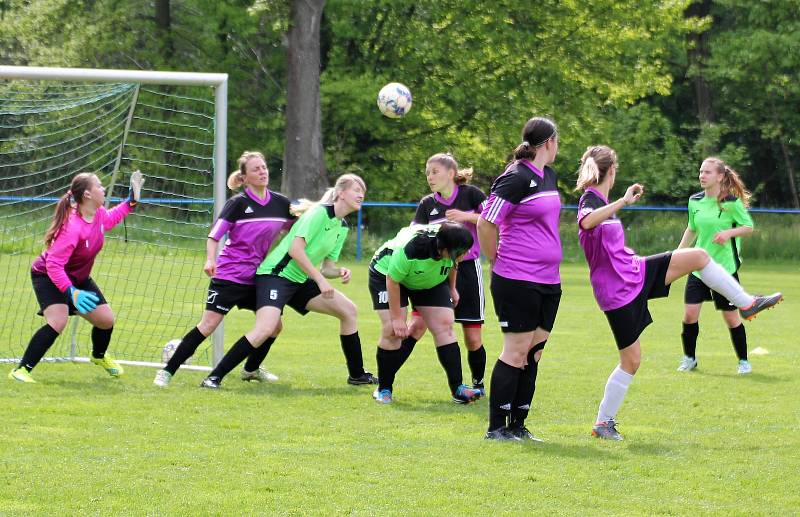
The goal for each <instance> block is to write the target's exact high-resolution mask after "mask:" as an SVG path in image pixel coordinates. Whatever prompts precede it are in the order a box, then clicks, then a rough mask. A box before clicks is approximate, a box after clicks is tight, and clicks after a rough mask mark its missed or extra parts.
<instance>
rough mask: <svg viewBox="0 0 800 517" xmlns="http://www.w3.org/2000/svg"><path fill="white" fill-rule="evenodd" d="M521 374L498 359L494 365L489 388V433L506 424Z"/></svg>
mask: <svg viewBox="0 0 800 517" xmlns="http://www.w3.org/2000/svg"><path fill="white" fill-rule="evenodd" d="M521 374H522V370H520V369H519V368H517V367H515V366H511V365H510V364H507V363H504V362H503V361H501V360H500V359H498V360H497V362H496V363H495V364H494V369H493V370H492V380H491V386H490V387H489V431H494V430H495V429H499V428H501V427H505V426H506V425H507V424H508V416H509V415H510V414H511V405H512V403H513V401H514V394H515V393H516V392H517V383H518V382H519V377H520V375H521Z"/></svg>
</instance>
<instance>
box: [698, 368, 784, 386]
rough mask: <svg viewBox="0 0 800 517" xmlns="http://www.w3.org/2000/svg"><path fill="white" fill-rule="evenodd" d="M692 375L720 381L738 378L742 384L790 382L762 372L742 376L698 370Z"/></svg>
mask: <svg viewBox="0 0 800 517" xmlns="http://www.w3.org/2000/svg"><path fill="white" fill-rule="evenodd" d="M692 375H701V376H703V377H715V378H720V379H732V378H736V379H737V380H739V379H741V380H742V382H759V383H762V384H779V383H784V382H789V379H788V378H786V377H779V376H777V375H768V374H765V373H761V372H753V373H748V374H746V375H740V374H736V373H725V372H709V371H706V370H696V371H694V372H692Z"/></svg>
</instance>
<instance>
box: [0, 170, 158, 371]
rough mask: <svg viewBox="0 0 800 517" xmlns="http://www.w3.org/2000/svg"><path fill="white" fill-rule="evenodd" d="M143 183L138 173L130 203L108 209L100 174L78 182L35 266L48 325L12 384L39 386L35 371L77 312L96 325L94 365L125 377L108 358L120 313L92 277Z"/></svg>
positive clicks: (36, 287) (39, 298)
mask: <svg viewBox="0 0 800 517" xmlns="http://www.w3.org/2000/svg"><path fill="white" fill-rule="evenodd" d="M143 182H144V179H143V178H142V173H140V172H139V171H136V172H134V173H133V175H132V176H131V193H130V195H129V196H128V199H127V200H125V201H123V202H122V203H120V204H119V205H117V206H115V207H114V208H112V209H111V210H106V209H105V207H104V206H103V205H104V204H105V200H106V191H105V189H104V188H103V186H102V185H101V184H100V179H99V178H98V177H97V176H96V175H94V174H92V173H89V172H82V173H80V174H78V175H77V176H75V177H74V178H72V183H71V184H70V188H69V190H67V192H66V193H64V195H63V196H61V199H59V201H58V203H57V204H56V209H55V214H54V216H53V222H52V223H51V225H50V228H49V229H48V230H47V232H46V233H45V236H44V245H45V251H44V252H43V253H42V254H41V255H40V256H39V257H38V258H37V259H36V260H35V261H34V262H33V265H32V266H31V282H32V283H33V291H34V293H35V294H36V300H37V301H38V302H39V308H40V311H39V314H40V315H41V316H44V319H45V325H44V326H43V327H42V328H40V329H39V330H37V331H36V333H35V334H34V335H33V337H31V340H30V342H29V343H28V347H27V348H26V349H25V353H24V355H23V356H22V360H21V361H20V363H19V366H17V368H14V369H13V370H11V373H9V374H8V377H9V378H10V379H12V380H16V381H20V382H36V381H34V380H33V378H32V377H31V375H30V372H31V370H33V368H34V367H35V366H36V365H37V364H38V363H39V361H41V359H42V357H44V355H45V353H47V350H48V349H49V348H50V347H51V346H52V345H53V343H54V342H55V340H56V338H58V336H59V335H60V334H61V332H63V330H64V327H66V326H67V320H68V318H69V316H70V315H72V314H75V313H78V314H79V315H80V316H81V317H82V318H83V319H85V320H86V321H88V322H89V323H91V324H92V356H91V358H90V360H91V362H92V363H94V364H97V365H99V366H102V367H103V368H104V369H105V370H106V372H108V374H109V375H111V376H112V377H118V376H120V375H122V373H123V369H122V366H120V365H119V364H118V363H117V362H116V361H114V360H113V359H112V358H111V357H110V356H109V355H108V354H107V353H106V351H107V350H108V345H109V343H110V342H111V333H112V332H113V331H114V313H113V312H112V311H111V307H109V306H108V303H107V302H106V300H105V297H104V296H103V293H102V292H100V288H99V287H97V284H95V283H94V280H92V277H91V276H89V275H90V273H91V272H92V266H93V265H94V260H95V258H96V257H97V254H98V253H100V250H101V249H102V248H103V244H104V243H105V234H106V232H107V231H109V230H111V229H112V228H114V227H115V226H116V225H118V224H119V223H120V222H122V220H123V219H125V217H126V216H127V215H128V214H130V213H131V211H133V207H134V206H136V204H137V203H138V201H139V196H140V194H141V188H142V183H143Z"/></svg>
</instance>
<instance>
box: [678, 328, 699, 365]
mask: <svg viewBox="0 0 800 517" xmlns="http://www.w3.org/2000/svg"><path fill="white" fill-rule="evenodd" d="M699 333H700V323H699V322H697V321H695V322H694V323H684V324H683V332H682V333H681V342H682V343H683V355H685V356H687V357H691V358H694V357H695V353H697V335H698V334H699Z"/></svg>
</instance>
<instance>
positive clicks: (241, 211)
mask: <svg viewBox="0 0 800 517" xmlns="http://www.w3.org/2000/svg"><path fill="white" fill-rule="evenodd" d="M289 204H290V203H289V199H288V198H287V197H286V196H283V195H281V194H278V193H277V192H272V191H271V190H267V195H266V197H265V198H264V199H261V198H259V197H258V196H257V195H255V194H254V193H253V192H251V191H250V189H245V191H244V192H242V193H241V194H237V195H236V196H233V197H232V198H230V199H229V200H228V201H227V203H225V206H224V207H223V208H222V212H220V214H219V218H218V219H217V222H216V223H214V226H213V227H212V228H211V232H210V233H209V234H208V237H209V238H210V239H214V240H215V241H219V240H220V239H222V237H223V236H224V235H225V234H226V233H227V234H228V240H226V241H225V246H224V247H223V248H222V251H221V252H220V254H219V258H218V259H217V274H216V275H214V278H217V279H220V280H229V281H231V282H236V283H237V284H246V285H251V284H253V283H254V277H255V274H256V269H257V268H258V266H259V265H260V264H261V262H262V261H263V260H264V257H266V256H267V251H269V248H270V246H271V245H272V241H273V240H274V239H275V237H276V236H277V235H278V233H279V232H280V231H281V230H283V229H288V228H289V227H290V226H291V224H292V223H293V222H294V220H295V217H294V216H293V215H291V214H290V213H289Z"/></svg>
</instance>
